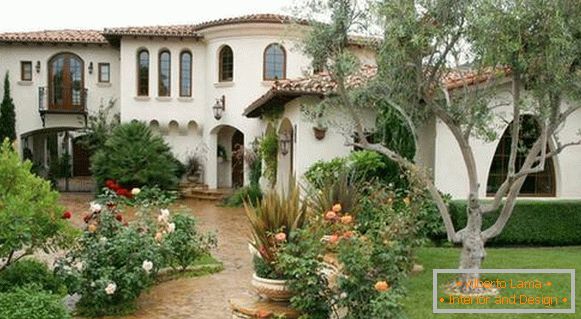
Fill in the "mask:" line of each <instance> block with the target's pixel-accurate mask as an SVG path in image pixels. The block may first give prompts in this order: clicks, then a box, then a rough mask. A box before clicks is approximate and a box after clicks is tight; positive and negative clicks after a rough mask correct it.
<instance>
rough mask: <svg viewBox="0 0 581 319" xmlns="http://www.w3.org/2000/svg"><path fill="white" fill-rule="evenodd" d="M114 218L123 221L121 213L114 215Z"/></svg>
mask: <svg viewBox="0 0 581 319" xmlns="http://www.w3.org/2000/svg"><path fill="white" fill-rule="evenodd" d="M115 219H117V220H118V221H120V222H122V221H123V215H121V214H117V215H115Z"/></svg>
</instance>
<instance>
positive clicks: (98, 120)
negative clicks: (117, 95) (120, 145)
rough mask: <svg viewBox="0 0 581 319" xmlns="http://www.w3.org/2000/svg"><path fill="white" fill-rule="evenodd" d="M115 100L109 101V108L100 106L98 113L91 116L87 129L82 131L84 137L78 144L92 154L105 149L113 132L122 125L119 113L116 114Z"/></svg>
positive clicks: (80, 138)
mask: <svg viewBox="0 0 581 319" xmlns="http://www.w3.org/2000/svg"><path fill="white" fill-rule="evenodd" d="M115 102H116V101H115V100H109V101H108V103H107V106H105V105H103V104H101V105H99V110H97V112H95V113H93V114H91V115H89V118H88V121H87V127H86V128H85V129H84V130H83V131H82V133H83V135H81V136H80V137H79V138H78V142H79V143H80V144H81V145H83V146H84V147H85V148H86V149H87V150H88V151H89V152H90V154H91V155H92V154H95V152H97V151H98V150H100V149H101V148H103V146H104V145H105V142H106V141H107V139H109V137H110V136H111V133H112V132H113V130H114V129H115V128H116V127H118V126H119V124H120V122H121V121H120V120H121V118H120V116H119V113H114V114H112V112H113V111H114V107H115Z"/></svg>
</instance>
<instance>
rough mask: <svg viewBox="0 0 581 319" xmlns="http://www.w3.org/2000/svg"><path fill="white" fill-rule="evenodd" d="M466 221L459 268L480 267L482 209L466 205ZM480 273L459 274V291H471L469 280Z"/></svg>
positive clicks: (482, 246) (484, 253)
mask: <svg viewBox="0 0 581 319" xmlns="http://www.w3.org/2000/svg"><path fill="white" fill-rule="evenodd" d="M467 209H468V222H467V225H466V232H465V235H464V237H463V239H462V252H461V254H460V267H459V268H460V269H480V268H481V265H482V262H483V261H484V258H485V257H486V252H485V250H484V243H485V241H484V239H483V238H482V236H481V232H482V210H481V208H480V206H477V207H468V208H467ZM479 278H480V274H476V273H468V274H462V275H461V276H460V279H461V282H462V283H463V285H462V286H461V288H462V289H461V291H462V292H464V293H470V292H473V291H474V290H473V286H472V285H468V284H467V283H469V282H474V280H478V279H479Z"/></svg>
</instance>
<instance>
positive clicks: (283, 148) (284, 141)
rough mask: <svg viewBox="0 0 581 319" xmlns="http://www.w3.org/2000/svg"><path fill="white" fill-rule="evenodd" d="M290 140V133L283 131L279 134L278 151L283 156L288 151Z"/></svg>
mask: <svg viewBox="0 0 581 319" xmlns="http://www.w3.org/2000/svg"><path fill="white" fill-rule="evenodd" d="M291 142H292V140H291V135H290V134H289V132H283V133H282V134H281V136H280V140H279V143H280V153H281V154H282V155H283V156H286V155H287V154H288V152H289V149H290V144H291Z"/></svg>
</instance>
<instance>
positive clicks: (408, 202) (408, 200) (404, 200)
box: [403, 196, 412, 206]
mask: <svg viewBox="0 0 581 319" xmlns="http://www.w3.org/2000/svg"><path fill="white" fill-rule="evenodd" d="M403 202H404V203H405V204H406V205H407V206H409V205H410V203H411V202H412V199H411V198H410V197H409V196H408V197H406V198H404V199H403Z"/></svg>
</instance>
